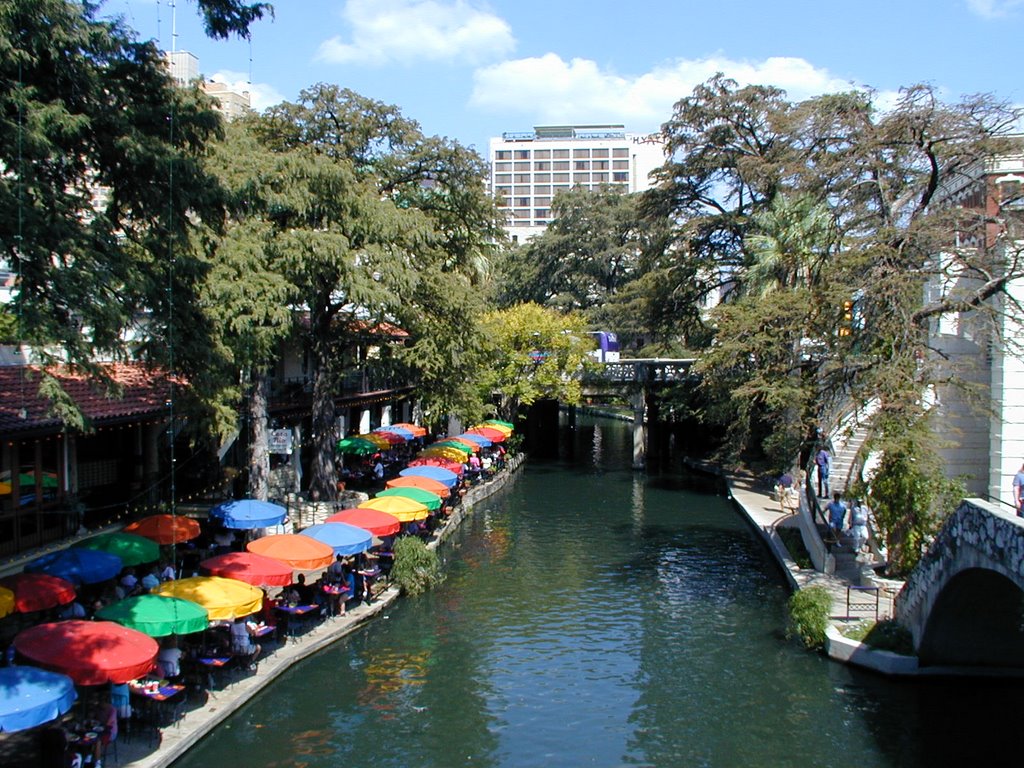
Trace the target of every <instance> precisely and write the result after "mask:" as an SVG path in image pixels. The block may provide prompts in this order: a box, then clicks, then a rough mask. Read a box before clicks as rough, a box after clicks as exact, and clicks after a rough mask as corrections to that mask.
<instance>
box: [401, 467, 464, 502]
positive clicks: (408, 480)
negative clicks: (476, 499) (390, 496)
mask: <svg viewBox="0 0 1024 768" xmlns="http://www.w3.org/2000/svg"><path fill="white" fill-rule="evenodd" d="M421 466H424V465H421ZM387 487H388V488H422V489H423V490H425V491H430V492H431V493H436V494H437V495H438V496H440V497H441V498H442V499H444V498H447V497H448V494H449V493H450V489H449V488H448V486H447V485H445V484H444V483H442V482H441V481H440V480H431V479H430V478H429V477H420V476H419V475H408V476H406V477H395V478H392V479H391V480H388V482H387Z"/></svg>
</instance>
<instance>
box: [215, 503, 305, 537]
mask: <svg viewBox="0 0 1024 768" xmlns="http://www.w3.org/2000/svg"><path fill="white" fill-rule="evenodd" d="M287 514H288V510H287V509H285V508H284V507H282V506H281V505H280V504H271V503H270V502H269V501H257V500H256V499H236V500H234V501H225V502H224V503H223V504H218V505H217V506H216V507H214V508H213V509H211V510H210V517H211V518H213V519H214V520H220V521H221V523H222V524H223V525H224V527H225V528H233V529H244V530H250V529H252V528H270V527H271V526H274V525H280V524H281V523H282V522H284V518H285V516H286V515H287Z"/></svg>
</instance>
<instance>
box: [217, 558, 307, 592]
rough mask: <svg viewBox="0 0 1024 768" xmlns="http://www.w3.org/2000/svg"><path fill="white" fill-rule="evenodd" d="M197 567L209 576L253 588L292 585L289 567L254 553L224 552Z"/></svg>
mask: <svg viewBox="0 0 1024 768" xmlns="http://www.w3.org/2000/svg"><path fill="white" fill-rule="evenodd" d="M199 565H200V567H201V568H202V569H203V570H204V571H206V572H207V573H209V574H210V575H211V576H223V577H224V578H227V579H237V580H238V581H244V582H245V583H246V584H252V585H253V586H254V587H262V586H268V587H283V586H285V585H287V584H291V583H292V569H291V567H290V566H287V565H285V564H284V563H282V562H281V561H280V560H275V559H274V558H272V557H265V556H264V555H257V554H255V553H254V552H226V553H225V554H223V555H215V556H214V557H211V558H208V559H206V560H203V561H202V562H201V563H200V564H199Z"/></svg>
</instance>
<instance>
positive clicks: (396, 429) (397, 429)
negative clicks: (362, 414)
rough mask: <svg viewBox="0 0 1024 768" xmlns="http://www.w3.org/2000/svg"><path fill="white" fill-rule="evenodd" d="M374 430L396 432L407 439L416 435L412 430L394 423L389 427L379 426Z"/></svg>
mask: <svg viewBox="0 0 1024 768" xmlns="http://www.w3.org/2000/svg"><path fill="white" fill-rule="evenodd" d="M373 431H374V432H394V433H395V434H396V435H398V436H399V437H403V438H405V439H406V440H412V439H413V438H414V437H416V435H414V434H413V433H412V431H411V430H408V429H406V428H405V427H397V426H395V425H394V424H392V425H391V426H389V427H377V428H376V429H375V430H373Z"/></svg>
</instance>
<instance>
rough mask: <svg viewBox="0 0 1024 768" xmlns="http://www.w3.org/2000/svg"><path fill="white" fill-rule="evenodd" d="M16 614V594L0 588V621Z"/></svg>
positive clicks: (5, 588)
mask: <svg viewBox="0 0 1024 768" xmlns="http://www.w3.org/2000/svg"><path fill="white" fill-rule="evenodd" d="M9 613H14V593H13V592H11V590H9V589H7V587H0V619H2V618H3V617H4V616H6V615H7V614H9Z"/></svg>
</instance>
